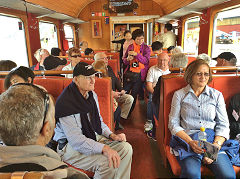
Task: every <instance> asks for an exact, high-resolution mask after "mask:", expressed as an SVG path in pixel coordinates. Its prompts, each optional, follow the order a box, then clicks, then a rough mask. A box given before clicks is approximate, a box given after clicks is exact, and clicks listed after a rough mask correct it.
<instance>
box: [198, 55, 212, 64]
mask: <svg viewBox="0 0 240 179" xmlns="http://www.w3.org/2000/svg"><path fill="white" fill-rule="evenodd" d="M196 59H197V60H204V61H206V62H207V63H208V64H209V65H210V64H211V58H210V57H209V56H208V55H207V54H206V53H202V54H199V55H198V56H197V58H196Z"/></svg>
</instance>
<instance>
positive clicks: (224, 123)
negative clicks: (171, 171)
mask: <svg viewBox="0 0 240 179" xmlns="http://www.w3.org/2000/svg"><path fill="white" fill-rule="evenodd" d="M184 79H185V81H186V82H187V83H188V85H187V86H186V87H184V88H182V89H180V90H178V91H176V92H175V93H174V95H173V98H172V105H171V112H170V114H169V124H168V127H169V130H170V131H171V133H172V135H176V136H177V137H179V138H181V139H182V140H183V141H185V142H186V143H187V144H188V145H189V146H190V148H191V150H192V151H193V152H194V153H196V155H193V156H186V158H185V159H183V160H180V157H179V155H181V154H180V153H178V152H177V151H176V150H173V153H174V154H175V156H176V157H177V160H178V162H179V164H180V166H181V176H180V177H182V178H201V169H200V168H201V165H202V162H203V164H205V165H206V166H207V167H208V168H210V169H211V170H212V172H213V173H214V174H215V177H216V178H236V176H235V172H234V169H233V167H232V164H231V162H230V160H229V158H228V156H227V154H226V153H225V152H224V151H221V152H219V153H218V158H217V161H213V160H211V159H210V158H207V157H202V155H197V154H202V153H203V149H202V148H200V147H199V146H198V141H197V140H193V139H192V138H191V137H190V135H191V134H194V133H196V132H199V129H200V127H205V128H209V129H212V130H213V131H214V132H215V138H214V140H213V144H214V145H216V146H217V147H219V148H221V146H222V144H223V143H224V141H225V140H226V139H228V138H229V122H228V116H227V111H226V107H225V102H224V98H223V95H222V93H221V92H219V91H217V90H215V89H213V88H211V87H209V86H208V85H207V84H208V83H210V82H211V81H212V74H211V71H210V67H209V65H208V64H207V63H206V61H204V60H195V61H193V62H192V63H190V64H189V65H188V67H187V69H186V71H185V74H184Z"/></svg>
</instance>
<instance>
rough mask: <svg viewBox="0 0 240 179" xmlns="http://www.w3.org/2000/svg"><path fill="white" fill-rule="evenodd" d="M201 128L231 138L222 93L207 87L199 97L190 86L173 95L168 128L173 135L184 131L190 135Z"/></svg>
mask: <svg viewBox="0 0 240 179" xmlns="http://www.w3.org/2000/svg"><path fill="white" fill-rule="evenodd" d="M200 127H205V128H210V129H214V131H215V135H217V136H222V137H225V138H226V139H228V138H229V131H230V130H229V121H228V116H227V111H226V105H225V102H224V98H223V95H222V93H221V92H219V91H217V90H216V89H213V88H211V87H209V86H206V87H205V89H204V91H203V92H202V93H201V94H200V95H199V97H197V96H196V95H195V94H194V91H193V89H192V88H191V86H190V85H188V86H186V87H185V88H182V89H180V90H178V91H176V92H175V93H174V95H173V99H172V105H171V112H170V114H169V123H168V128H169V130H170V131H171V133H172V135H175V134H176V133H177V132H179V131H182V130H184V131H185V132H186V133H187V134H188V135H190V134H193V133H195V132H198V131H199V130H200Z"/></svg>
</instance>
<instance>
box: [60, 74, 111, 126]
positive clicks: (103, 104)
mask: <svg viewBox="0 0 240 179" xmlns="http://www.w3.org/2000/svg"><path fill="white" fill-rule="evenodd" d="M71 82H72V79H65V80H63V88H66V87H67V86H68V85H69V84H70V83H71ZM94 91H95V92H96V93H97V96H98V102H99V108H100V114H101V116H102V118H103V121H104V122H105V124H106V125H107V126H108V127H109V128H110V130H113V129H114V127H113V126H114V122H113V110H112V93H111V92H112V80H111V78H109V77H107V78H96V82H95V89H94Z"/></svg>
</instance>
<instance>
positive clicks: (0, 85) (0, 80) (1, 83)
mask: <svg viewBox="0 0 240 179" xmlns="http://www.w3.org/2000/svg"><path fill="white" fill-rule="evenodd" d="M3 92H4V78H0V94H1V93H3Z"/></svg>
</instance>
